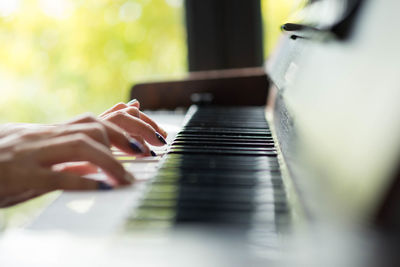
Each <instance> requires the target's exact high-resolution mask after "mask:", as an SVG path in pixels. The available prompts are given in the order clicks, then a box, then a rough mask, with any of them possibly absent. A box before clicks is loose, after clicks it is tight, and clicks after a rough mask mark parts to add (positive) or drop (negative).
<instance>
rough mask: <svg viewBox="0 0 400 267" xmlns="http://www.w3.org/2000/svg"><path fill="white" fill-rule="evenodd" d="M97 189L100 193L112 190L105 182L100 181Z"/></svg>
mask: <svg viewBox="0 0 400 267" xmlns="http://www.w3.org/2000/svg"><path fill="white" fill-rule="evenodd" d="M97 189H99V190H100V191H108V190H112V189H113V187H112V186H111V185H109V184H107V183H106V182H103V181H100V182H99V183H98V185H97Z"/></svg>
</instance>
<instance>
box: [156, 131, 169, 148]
mask: <svg viewBox="0 0 400 267" xmlns="http://www.w3.org/2000/svg"><path fill="white" fill-rule="evenodd" d="M156 137H157V139H158V140H159V141H160V142H161V143H162V144H163V145H166V144H167V141H166V140H165V139H164V137H163V136H162V135H161V134H159V133H158V132H156Z"/></svg>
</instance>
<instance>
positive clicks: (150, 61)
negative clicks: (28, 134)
mask: <svg viewBox="0 0 400 267" xmlns="http://www.w3.org/2000/svg"><path fill="white" fill-rule="evenodd" d="M182 9H183V7H182V1H180V0H135V1H132V0H85V1H82V0H0V122H6V121H23V122H52V121H57V120H62V119H66V118H68V117H70V116H72V115H75V114H79V113H82V112H86V111H92V112H94V113H99V112H101V111H103V110H104V109H106V108H107V107H109V106H111V105H113V104H114V103H115V102H118V101H126V100H127V98H128V91H129V88H130V86H131V85H132V84H134V83H135V82H138V81H142V80H145V79H154V78H157V77H158V76H162V75H174V74H180V73H183V72H185V69H186V44H185V36H184V24H183V11H182Z"/></svg>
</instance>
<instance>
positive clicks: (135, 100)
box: [127, 98, 138, 105]
mask: <svg viewBox="0 0 400 267" xmlns="http://www.w3.org/2000/svg"><path fill="white" fill-rule="evenodd" d="M135 102H138V101H137V99H136V98H135V99H132V100H131V101H129V102H128V103H127V104H128V105H131V104H133V103H135Z"/></svg>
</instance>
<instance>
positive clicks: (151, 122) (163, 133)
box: [139, 111, 168, 138]
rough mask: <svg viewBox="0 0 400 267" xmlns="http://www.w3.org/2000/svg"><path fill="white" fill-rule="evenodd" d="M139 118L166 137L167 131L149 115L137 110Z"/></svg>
mask: <svg viewBox="0 0 400 267" xmlns="http://www.w3.org/2000/svg"><path fill="white" fill-rule="evenodd" d="M139 114H140V115H139V118H141V119H142V120H144V121H145V122H147V123H148V124H150V125H151V126H152V127H153V128H154V129H155V130H156V131H157V132H159V133H160V134H161V135H162V136H163V137H164V138H167V136H168V133H167V132H166V131H165V130H164V129H163V128H161V127H160V126H159V125H158V124H157V123H156V122H155V121H154V120H152V119H151V118H150V117H149V116H147V115H146V114H145V113H143V112H141V111H139Z"/></svg>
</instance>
